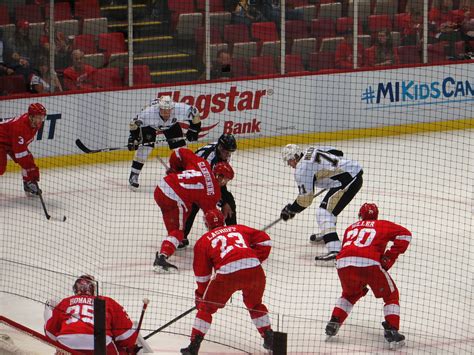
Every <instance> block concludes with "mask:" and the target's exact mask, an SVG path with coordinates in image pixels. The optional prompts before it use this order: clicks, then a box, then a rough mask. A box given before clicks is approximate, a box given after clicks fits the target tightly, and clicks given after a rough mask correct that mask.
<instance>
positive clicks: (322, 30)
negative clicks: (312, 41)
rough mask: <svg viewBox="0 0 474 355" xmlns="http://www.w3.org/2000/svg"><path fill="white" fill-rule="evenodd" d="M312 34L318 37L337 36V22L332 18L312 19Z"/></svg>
mask: <svg viewBox="0 0 474 355" xmlns="http://www.w3.org/2000/svg"><path fill="white" fill-rule="evenodd" d="M311 35H312V36H313V37H316V38H326V37H336V24H335V22H334V20H333V19H330V18H315V19H313V20H311Z"/></svg>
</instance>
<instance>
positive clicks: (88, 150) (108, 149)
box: [76, 138, 127, 154]
mask: <svg viewBox="0 0 474 355" xmlns="http://www.w3.org/2000/svg"><path fill="white" fill-rule="evenodd" d="M76 145H77V147H78V148H79V149H80V150H82V151H83V152H84V153H87V154H90V153H101V152H110V151H112V150H121V149H126V148H127V146H123V147H112V148H110V147H109V148H101V149H89V148H87V147H86V146H85V145H84V143H82V142H81V140H80V139H79V138H78V139H76Z"/></svg>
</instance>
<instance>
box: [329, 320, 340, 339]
mask: <svg viewBox="0 0 474 355" xmlns="http://www.w3.org/2000/svg"><path fill="white" fill-rule="evenodd" d="M340 327H341V323H339V318H337V317H331V320H330V321H329V322H328V324H327V325H326V341H328V340H330V339H331V338H333V337H334V336H335V335H336V334H337V332H338V331H339V328H340Z"/></svg>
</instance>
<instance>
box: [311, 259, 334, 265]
mask: <svg viewBox="0 0 474 355" xmlns="http://www.w3.org/2000/svg"><path fill="white" fill-rule="evenodd" d="M314 265H316V266H324V267H336V259H334V260H315V261H314Z"/></svg>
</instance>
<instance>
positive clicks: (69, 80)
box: [64, 49, 97, 90]
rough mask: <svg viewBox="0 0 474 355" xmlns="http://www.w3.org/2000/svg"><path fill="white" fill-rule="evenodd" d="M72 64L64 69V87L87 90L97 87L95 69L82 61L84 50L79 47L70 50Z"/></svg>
mask: <svg viewBox="0 0 474 355" xmlns="http://www.w3.org/2000/svg"><path fill="white" fill-rule="evenodd" d="M71 57H72V66H70V67H68V68H66V69H65V70H64V87H65V89H66V90H88V89H94V88H96V87H97V85H96V80H95V73H96V69H95V68H94V67H93V66H91V65H89V64H85V63H84V52H83V51H81V50H80V49H75V50H73V51H72V55H71Z"/></svg>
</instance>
